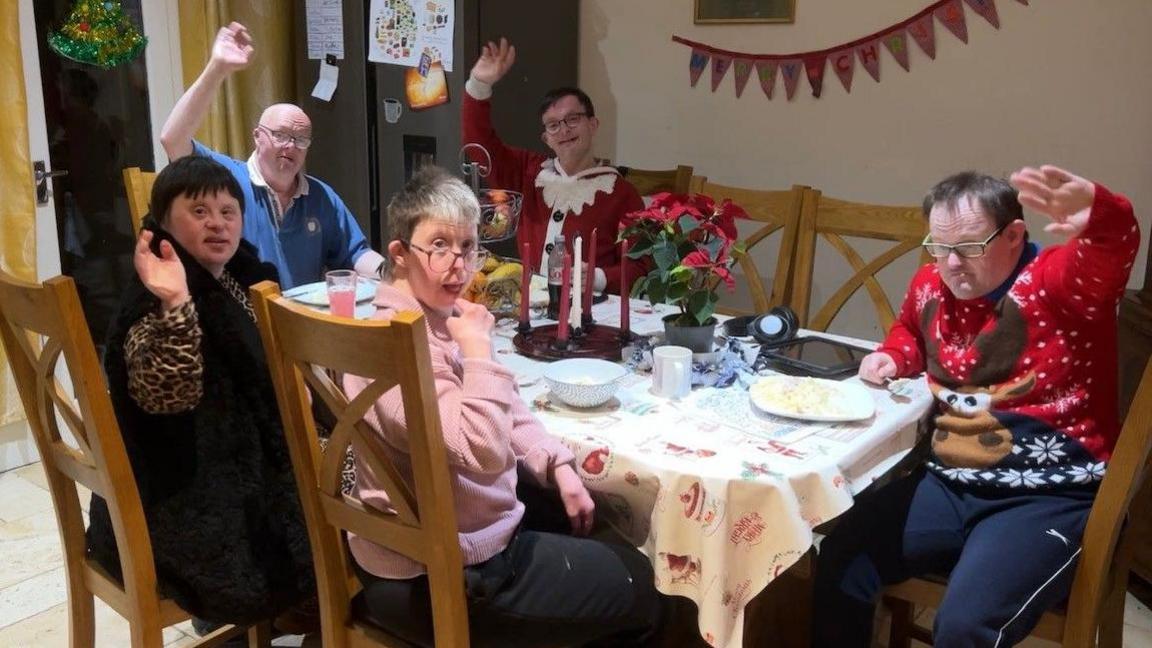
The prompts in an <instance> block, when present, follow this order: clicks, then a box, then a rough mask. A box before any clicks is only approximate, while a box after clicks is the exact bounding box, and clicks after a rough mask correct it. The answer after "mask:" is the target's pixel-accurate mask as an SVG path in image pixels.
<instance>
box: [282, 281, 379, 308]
mask: <svg viewBox="0 0 1152 648" xmlns="http://www.w3.org/2000/svg"><path fill="white" fill-rule="evenodd" d="M376 284H377V282H375V281H372V280H371V279H365V278H363V277H360V278H359V281H357V282H356V302H357V303H359V302H365V301H368V300H370V299H372V297H374V296H375V295H376ZM283 295H284V296H285V297H287V298H288V299H291V300H292V301H296V302H300V303H301V304H308V305H309V306H324V307H327V306H328V285H327V284H325V283H324V282H323V281H317V282H314V283H310V284H304V285H303V286H296V287H295V288H292V289H291V290H285V291H284V293H283Z"/></svg>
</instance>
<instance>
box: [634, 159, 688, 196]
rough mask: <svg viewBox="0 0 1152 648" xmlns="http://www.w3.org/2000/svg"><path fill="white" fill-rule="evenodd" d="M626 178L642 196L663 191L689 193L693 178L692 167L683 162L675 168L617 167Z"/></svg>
mask: <svg viewBox="0 0 1152 648" xmlns="http://www.w3.org/2000/svg"><path fill="white" fill-rule="evenodd" d="M617 168H618V169H619V170H620V173H621V174H622V175H623V176H624V179H625V180H627V181H628V182H631V183H632V186H633V187H636V191H637V193H639V194H640V195H641V196H651V195H652V194H658V193H661V192H665V191H667V192H671V193H681V194H682V193H688V189H689V187H688V185H689V182H690V181H691V179H692V167H690V166H686V165H683V164H680V165H678V166H677V167H676V168H675V169H668V170H666V171H655V170H650V169H633V168H631V167H626V166H622V167H617Z"/></svg>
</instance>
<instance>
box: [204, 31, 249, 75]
mask: <svg viewBox="0 0 1152 648" xmlns="http://www.w3.org/2000/svg"><path fill="white" fill-rule="evenodd" d="M255 51H256V49H255V48H254V47H252V35H251V34H249V33H248V28H247V27H245V26H244V25H241V24H240V23H238V22H233V23H230V24H229V25H228V26H227V27H221V28H220V31H218V32H216V42H214V43H213V44H212V59H211V62H212V63H215V64H217V65H219V66H222V67H223V68H224V69H225V70H227V71H228V72H234V71H236V70H241V69H243V68H246V67H248V63H249V62H251V61H252V54H253V53H254V52H255Z"/></svg>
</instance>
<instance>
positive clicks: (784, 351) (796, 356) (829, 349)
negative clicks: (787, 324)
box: [760, 337, 872, 378]
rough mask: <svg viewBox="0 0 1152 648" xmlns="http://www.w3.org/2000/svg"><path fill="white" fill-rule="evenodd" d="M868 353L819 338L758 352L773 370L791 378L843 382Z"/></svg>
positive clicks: (792, 340) (870, 351)
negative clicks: (831, 379)
mask: <svg viewBox="0 0 1152 648" xmlns="http://www.w3.org/2000/svg"><path fill="white" fill-rule="evenodd" d="M869 353H872V350H871V349H865V348H864V347H858V346H853V345H851V344H846V343H844V342H839V341H837V340H829V339H827V338H821V337H799V338H793V339H791V340H787V341H784V342H781V343H779V344H773V345H768V346H764V347H761V348H760V357H761V358H763V359H764V361H765V363H766V364H767V365H768V366H769V367H770V368H772V369H775V370H776V371H780V372H782V373H787V374H791V375H793V376H815V377H818V378H843V377H846V376H847V375H849V374H854V373H856V371H857V370H858V369H859V368H860V360H862V359H863V358H864V356H866V355H868V354H869Z"/></svg>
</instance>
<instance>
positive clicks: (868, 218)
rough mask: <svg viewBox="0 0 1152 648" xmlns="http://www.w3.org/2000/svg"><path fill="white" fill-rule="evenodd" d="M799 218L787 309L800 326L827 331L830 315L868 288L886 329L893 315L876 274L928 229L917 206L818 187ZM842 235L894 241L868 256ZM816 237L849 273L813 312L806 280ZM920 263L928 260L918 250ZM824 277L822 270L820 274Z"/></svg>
mask: <svg viewBox="0 0 1152 648" xmlns="http://www.w3.org/2000/svg"><path fill="white" fill-rule="evenodd" d="M804 202H805V205H806V206H808V205H811V207H809V208H807V209H805V211H804V218H803V219H801V221H800V228H799V233H798V234H797V237H796V261H795V267H794V268H793V277H794V281H793V283H792V295H791V297H792V299H791V303H792V309H793V310H795V311H796V314H797V316H799V319H800V326H802V327H804V328H808V329H811V330H814V331H827V330H828V327H829V326H830V325H831V324H832V321H833V320H834V319H836V315H837V314H838V313H839V312H840V310H841V309H842V308H843V307H844V305H845V304H846V303H848V300H849V299H850V298H851V297H852V295H854V294H855V293H856V291H857V290H859V289H860V288H864V289H866V290H867V291H868V296H869V297H870V298H871V300H872V306H873V308H874V309H875V312H876V318H877V320H878V321H879V323H880V326H881V328H882V329H883V331H885V332H887V331H888V329H889V328H891V326H892V322H894V321H895V320H896V311H895V309H894V308H893V306H892V302H891V301H890V300H889V299H888V295H887V294H886V293H885V291H884V288H883V286H881V285H880V281H879V280H878V279H877V277H876V274H877V273H878V272H880V271H881V270H883V269H884V268H885V267H887V266H888V265H889V264H891V263H892V262H894V261H896V260H897V259H899V258H901V257H903V256H904V255H905V254H908V253H909V252H914V251H916V250H918V249H919V248H920V244H921V243H922V242H923V240H924V236H925V235H926V234H927V233H928V221H927V219H926V218H924V216H923V213H922V211H921V209H920V207H891V206H887V205H870V204H866V203H857V202H850V201H847V200H838V199H836V198H829V197H827V196H824V195H822V194H821V192H820V191H819V190H818V189H809V190H808V195H807V196H806V197H805V199H804ZM845 237H851V238H857V239H859V238H863V239H875V240H886V241H894V242H895V245H893V246H892V247H890V248H888V249H887V250H885V251H884V252H882V253H881V254H880V255H879V256H876V257H875V258H873V259H872V260H870V261H867V262H866V261H864V259H863V257H862V256H861V255H860V252H859V251H858V250H857V249H856V248H854V247H853V246H852V244H851V243H850V242H849V240H846V238H845ZM817 238H822V239H824V240H825V241H827V242H828V244H829V245H831V247H832V248H833V249H834V250H836V251H837V252H838V253H839V254H840V255H841V256H842V257H843V258H844V260H845V261H847V262H848V264H849V265H850V266H851V268H852V270H853V273H852V275H851V276H849V277H848V278H846V279H845V280H844V281H842V282H840V283H839V284H838V285H837V286H836V288H835V290H834V291H833V292H832V294H831V296H830V297H829V298H828V300H827V301H826V302H824V304H822V305H821V306H820V307H819V309H818V310H816V312H815V313H814V314H813V313H810V309H811V308H812V304H811V299H812V284H813V273H814V270H815V268H814V266H815V263H816V241H817ZM920 260H921V263H927V262H928V261H930V260H931V259H930V257H928V256H927V254H925V253H923V252H921V253H920ZM821 276H822V277H827V273H822V274H821Z"/></svg>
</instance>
